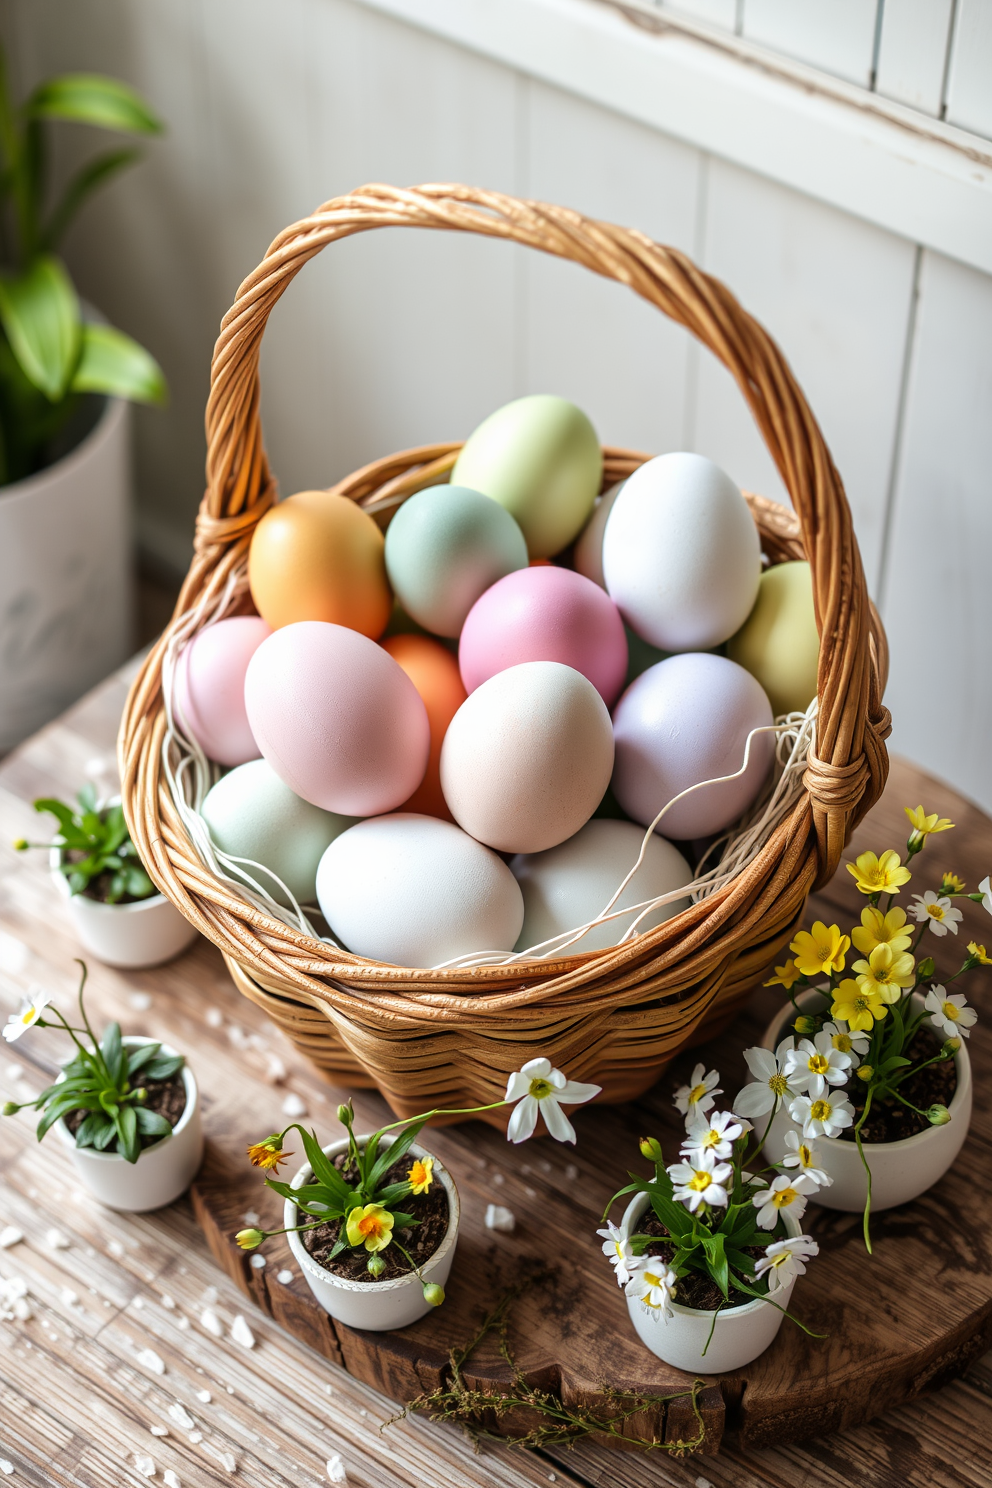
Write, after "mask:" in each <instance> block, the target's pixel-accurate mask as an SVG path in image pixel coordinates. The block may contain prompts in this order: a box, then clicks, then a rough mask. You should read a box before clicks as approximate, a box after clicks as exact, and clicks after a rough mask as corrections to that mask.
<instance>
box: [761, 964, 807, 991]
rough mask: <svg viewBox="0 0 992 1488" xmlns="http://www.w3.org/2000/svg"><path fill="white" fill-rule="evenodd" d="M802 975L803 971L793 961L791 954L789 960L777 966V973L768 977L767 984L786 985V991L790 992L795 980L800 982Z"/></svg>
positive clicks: (768, 985)
mask: <svg viewBox="0 0 992 1488" xmlns="http://www.w3.org/2000/svg"><path fill="white" fill-rule="evenodd" d="M801 976H802V972H801V971H800V970H799V968H798V966H797V965H796V963H795V961H793V960H792V958H791V956H790V958H789V960H788V961H786V963H785V965H784V966H776V968H775V975H774V976H773V977H769V978H768V980H767V982H766V983H765V986H766V987H784V988H785V990H786V992H789V991H791V989H792V986H793V984H794V983H795V982H798V980H799V978H800V977H801Z"/></svg>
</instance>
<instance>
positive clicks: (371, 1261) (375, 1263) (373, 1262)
mask: <svg viewBox="0 0 992 1488" xmlns="http://www.w3.org/2000/svg"><path fill="white" fill-rule="evenodd" d="M365 1269H366V1271H367V1272H368V1273H369V1275H370V1276H377V1277H378V1276H381V1275H382V1273H383V1271H385V1269H386V1263H385V1261H384V1260H383V1259H382V1256H381V1255H379V1253H378V1251H374V1252H373V1253H372V1255H370V1256H369V1258H368V1260H367V1261H366V1262H365Z"/></svg>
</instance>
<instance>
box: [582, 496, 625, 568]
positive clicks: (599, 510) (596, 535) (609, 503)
mask: <svg viewBox="0 0 992 1488" xmlns="http://www.w3.org/2000/svg"><path fill="white" fill-rule="evenodd" d="M624 484H625V482H624V481H617V483H616V485H613V486H611V487H610V488H609V490H608V491H604V492H603V494H602V496H600V497H598V498H597V500H596V505H595V506H594V507H593V512H592V516H591V517H590V518H589V520H588V522H587V523H586V525H585V526H584V527H583V529H582V531H581V532H580V533H579V536H578V537H577V538H576V539H575V567H576V569H577V571H578V572H579V573H580V574H582V575H583V577H584V578H587V579H592V581H593V583H594V584H598V585H599V587H600V589H605V588H606V583H605V581H604V579H603V533H604V532H605V531H606V521H607V518H608V517H609V515H610V512H611V511H612V510H613V503H614V501H616V499H617V497H618V496H619V495H620V492H621V491H622V490H623V488H624Z"/></svg>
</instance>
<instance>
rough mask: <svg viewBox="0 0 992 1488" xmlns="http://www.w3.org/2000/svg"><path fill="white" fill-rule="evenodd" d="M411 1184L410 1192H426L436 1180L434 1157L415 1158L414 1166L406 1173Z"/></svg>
mask: <svg viewBox="0 0 992 1488" xmlns="http://www.w3.org/2000/svg"><path fill="white" fill-rule="evenodd" d="M406 1180H407V1182H408V1183H409V1185H410V1192H411V1193H415V1194H425V1193H426V1192H427V1190H428V1189H429V1188H430V1186H431V1184H432V1183H433V1181H434V1159H433V1158H432V1157H425V1158H423V1159H421V1158H419V1157H418V1158H415V1159H414V1163H413V1167H412V1168H411V1169H410V1171H409V1173H407V1175H406Z"/></svg>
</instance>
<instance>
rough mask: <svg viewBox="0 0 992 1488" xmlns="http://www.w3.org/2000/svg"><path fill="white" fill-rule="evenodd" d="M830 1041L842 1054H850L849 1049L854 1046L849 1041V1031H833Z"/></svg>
mask: <svg viewBox="0 0 992 1488" xmlns="http://www.w3.org/2000/svg"><path fill="white" fill-rule="evenodd" d="M830 1042H831V1043H832V1044H833V1046H834V1048H835V1049H839V1050H840V1052H841V1053H842V1054H850V1052H851V1049H852V1048H853V1047H854V1046H853V1044H852V1043H851V1035H850V1034H849V1033H835V1034H834V1036H833V1038H832V1039H831V1040H830Z"/></svg>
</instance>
